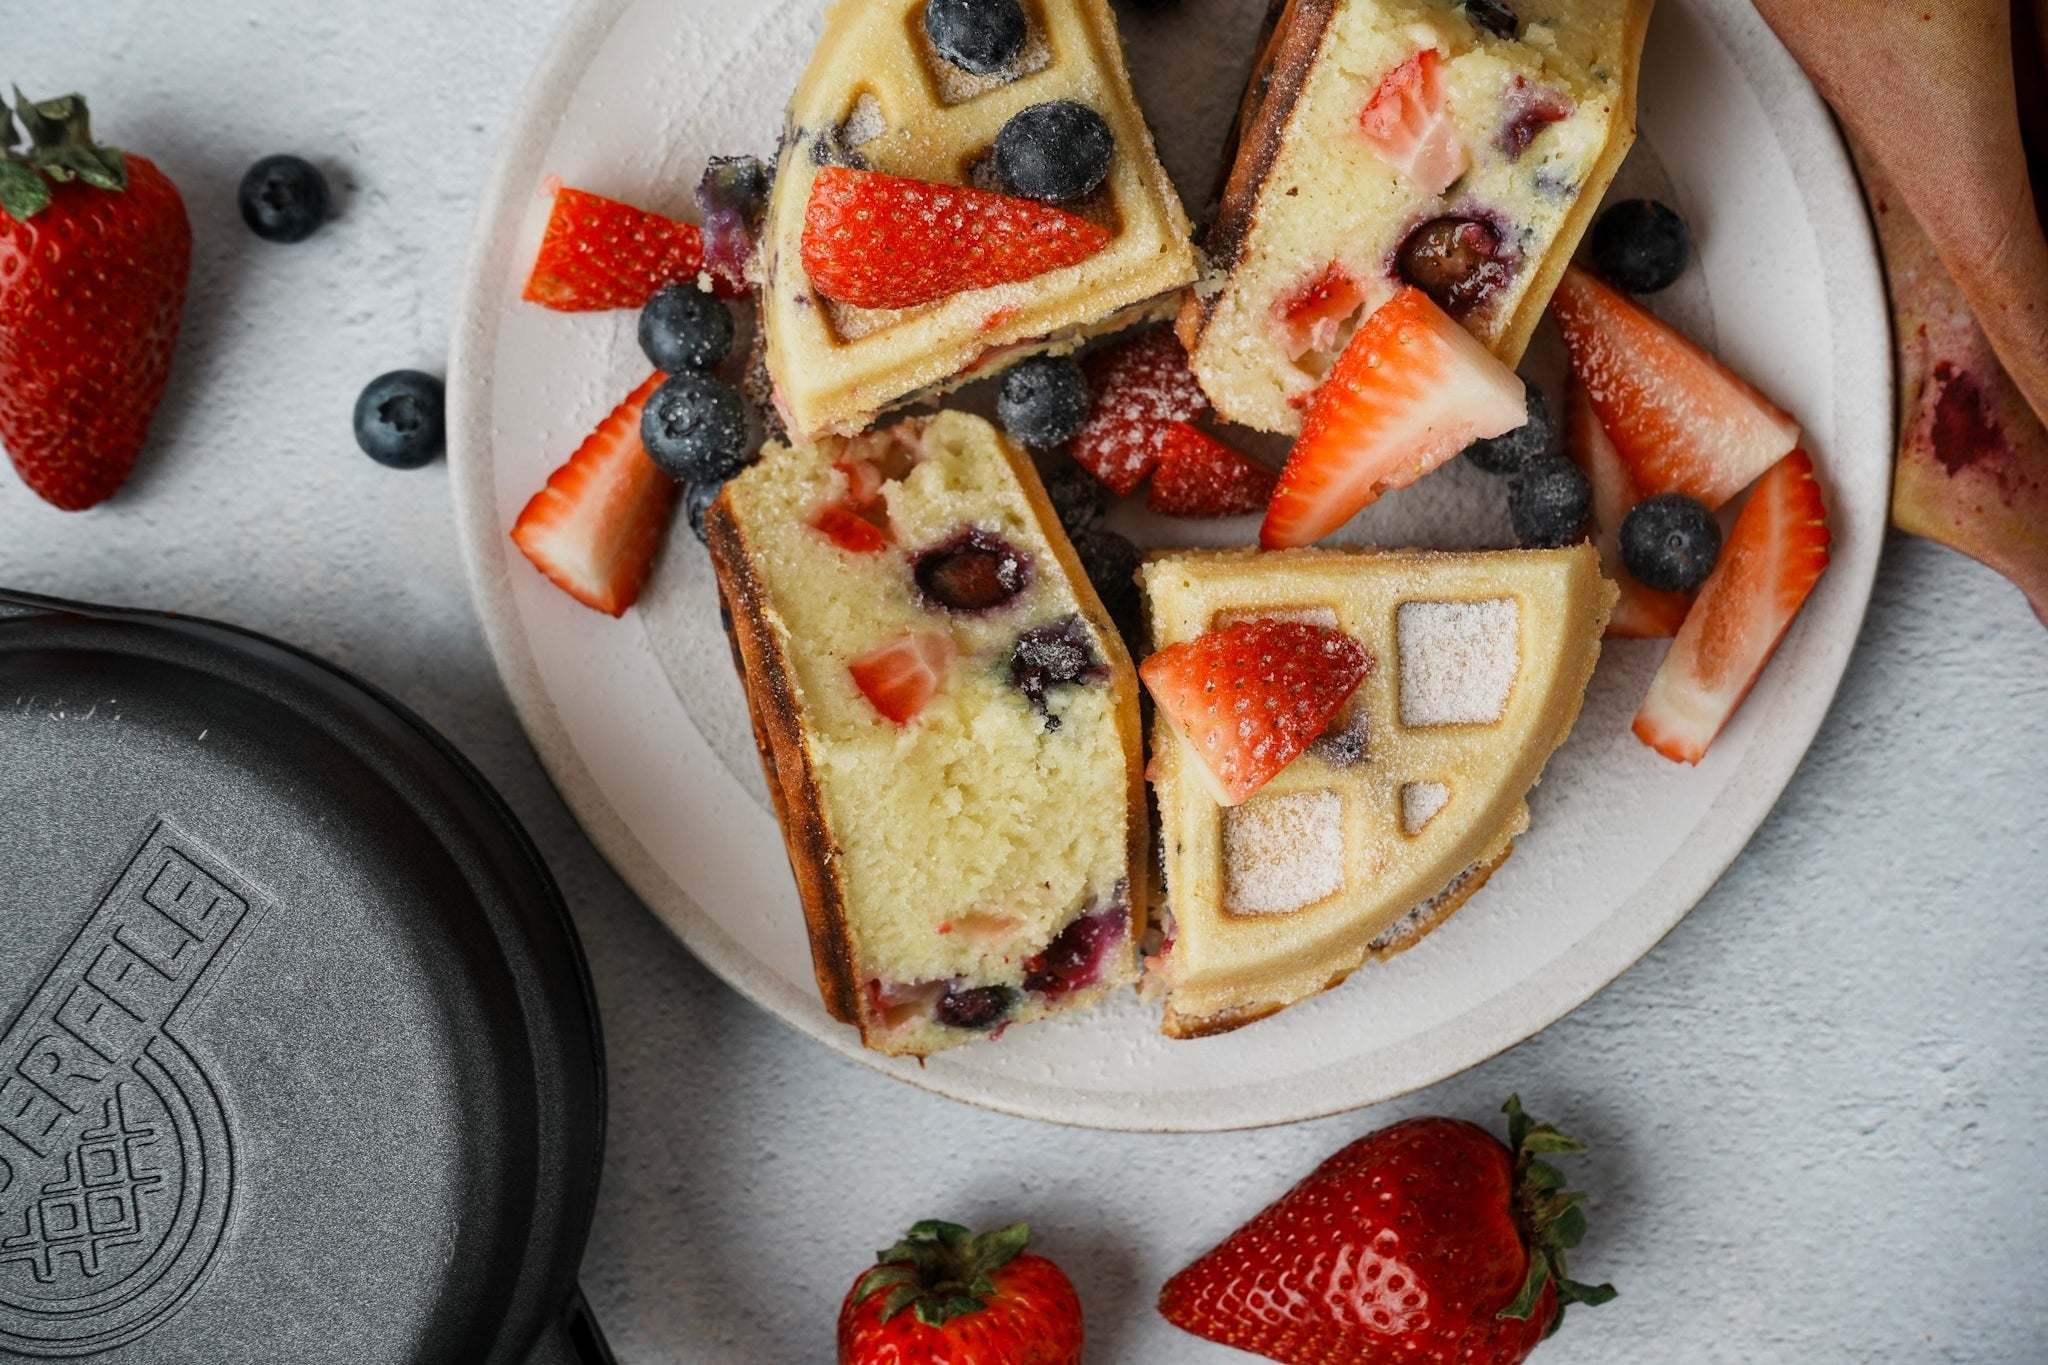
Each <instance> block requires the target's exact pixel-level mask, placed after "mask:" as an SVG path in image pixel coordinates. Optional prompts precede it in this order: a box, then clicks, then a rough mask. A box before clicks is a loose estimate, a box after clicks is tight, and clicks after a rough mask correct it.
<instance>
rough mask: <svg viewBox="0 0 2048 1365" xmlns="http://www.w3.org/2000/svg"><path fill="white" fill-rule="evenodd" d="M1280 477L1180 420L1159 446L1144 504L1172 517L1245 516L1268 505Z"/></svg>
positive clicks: (1172, 425)
mask: <svg viewBox="0 0 2048 1365" xmlns="http://www.w3.org/2000/svg"><path fill="white" fill-rule="evenodd" d="M1279 477H1280V476H1279V475H1277V474H1275V473H1274V472H1273V471H1272V470H1270V469H1268V468H1267V467H1266V466H1264V465H1262V464H1260V463H1259V462H1258V461H1257V460H1254V459H1252V458H1251V457H1250V456H1248V455H1245V454H1243V453H1242V452H1240V451H1238V450H1236V449H1234V448H1233V447H1231V446H1229V445H1226V444H1225V443H1223V442H1222V441H1219V440H1217V439H1216V438H1215V437H1214V436H1211V435H1209V433H1207V432H1205V431H1202V430H1201V429H1199V428H1197V427H1191V426H1189V425H1188V424H1187V423H1186V422H1175V423H1173V424H1171V425H1170V426H1169V427H1168V428H1167V431H1166V439H1165V440H1164V441H1163V442H1162V443H1161V445H1160V447H1159V467H1158V468H1157V469H1155V470H1154V471H1153V473H1152V486H1151V487H1150V488H1148V489H1146V490H1145V505H1146V506H1147V507H1149V508H1151V509H1152V510H1153V511H1155V512H1158V513H1160V514H1162V515H1164V516H1169V517H1241V516H1243V515H1245V514H1246V513H1248V512H1256V511H1258V510H1259V509H1260V508H1262V507H1264V506H1265V505H1266V499H1268V498H1270V497H1272V496H1273V485H1274V484H1275V483H1276V482H1278V481H1279Z"/></svg>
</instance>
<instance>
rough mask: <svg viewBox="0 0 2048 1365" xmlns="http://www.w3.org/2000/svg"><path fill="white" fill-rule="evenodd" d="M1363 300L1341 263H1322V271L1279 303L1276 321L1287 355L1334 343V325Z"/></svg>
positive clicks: (1299, 354)
mask: <svg viewBox="0 0 2048 1365" xmlns="http://www.w3.org/2000/svg"><path fill="white" fill-rule="evenodd" d="M1364 303H1365V291H1364V290H1363V289H1361V288H1359V287H1358V281H1356V280H1354V279H1352V278H1351V277H1350V276H1349V275H1347V274H1345V273H1344V268H1343V267H1342V266H1340V265H1336V264H1331V265H1329V266H1326V267H1324V269H1323V273H1322V274H1320V275H1318V276H1316V277H1315V278H1314V279H1313V280H1310V281H1309V282H1308V283H1307V284H1306V285H1304V286H1303V287H1302V288H1301V290H1300V291H1299V292H1298V293H1296V294H1294V295H1293V296H1292V297H1291V298H1287V299H1284V300H1282V301H1281V303H1280V307H1279V315H1278V318H1277V321H1276V325H1277V326H1278V328H1279V331H1280V339H1281V343H1282V345H1283V346H1284V347H1285V348H1286V351H1287V358H1288V359H1289V360H1299V359H1301V358H1302V357H1303V356H1305V355H1307V354H1308V353H1309V352H1310V351H1327V350H1329V349H1330V348H1331V347H1332V346H1334V345H1336V344H1337V330H1338V328H1340V327H1342V326H1343V325H1344V323H1345V322H1346V321H1348V320H1349V319H1350V317H1351V315H1352V314H1353V313H1356V312H1357V311H1358V310H1359V308H1360V307H1362V306H1363V305H1364Z"/></svg>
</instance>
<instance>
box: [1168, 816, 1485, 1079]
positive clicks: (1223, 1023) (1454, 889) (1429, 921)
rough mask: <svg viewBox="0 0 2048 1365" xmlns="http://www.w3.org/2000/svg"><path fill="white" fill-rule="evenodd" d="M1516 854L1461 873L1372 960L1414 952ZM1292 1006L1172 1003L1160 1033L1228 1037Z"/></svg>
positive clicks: (1346, 973) (1338, 980)
mask: <svg viewBox="0 0 2048 1365" xmlns="http://www.w3.org/2000/svg"><path fill="white" fill-rule="evenodd" d="M1514 851H1515V846H1514V842H1513V841H1512V840H1510V841H1509V842H1507V843H1506V844H1504V845H1503V846H1502V847H1501V850H1500V852H1498V853H1496V854H1494V855H1492V857H1491V858H1489V859H1488V860H1487V861H1485V862H1481V863H1476V864H1474V865H1473V866H1472V867H1470V868H1468V869H1466V870H1465V871H1464V872H1462V873H1460V874H1459V875H1458V876H1457V877H1456V878H1455V879H1453V880H1452V882H1451V884H1450V886H1448V887H1447V888H1445V889H1444V890H1443V891H1442V892H1441V893H1439V894H1438V895H1436V896H1434V897H1432V898H1431V899H1430V900H1429V901H1428V902H1426V904H1427V906H1428V910H1427V912H1426V913H1425V914H1423V916H1422V917H1421V918H1420V919H1418V920H1417V921H1416V922H1415V923H1414V924H1413V925H1412V926H1409V927H1408V928H1406V929H1405V930H1404V931H1403V932H1402V933H1400V934H1399V935H1397V936H1391V937H1388V938H1385V939H1375V940H1374V944H1375V946H1374V947H1373V948H1372V949H1370V950H1369V954H1370V957H1371V959H1372V960H1374V961H1381V962H1384V961H1385V960H1386V959H1388V958H1390V957H1394V956H1397V955H1399V954H1401V953H1405V952H1407V951H1408V950H1409V949H1410V948H1413V947H1414V946H1415V945H1416V944H1418V943H1420V942H1422V940H1423V939H1425V938H1427V937H1428V936H1429V935H1430V934H1432V933H1434V932H1435V931H1436V929H1437V928H1438V927H1439V926H1441V925H1442V924H1443V923H1444V922H1445V921H1446V920H1448V919H1450V917H1451V916H1452V915H1454V914H1456V913H1457V912H1458V910H1459V909H1460V908H1461V907H1462V906H1463V905H1464V904H1465V902H1466V901H1469V900H1471V899H1472V898H1473V897H1474V896H1476V895H1478V894H1479V889H1480V888H1481V887H1483V886H1485V885H1486V882H1487V879H1488V878H1490V877H1491V876H1493V874H1494V873H1496V872H1498V871H1500V866H1501V864H1502V863H1505V862H1506V861H1507V860H1508V855H1509V854H1511V853H1513V852H1514ZM1364 965H1365V964H1364V962H1359V963H1358V964H1356V965H1355V966H1351V967H1346V968H1345V969H1344V970H1342V971H1340V972H1337V973H1336V974H1335V975H1333V976H1332V977H1331V978H1330V979H1329V980H1328V981H1326V982H1324V983H1323V984H1322V985H1321V986H1319V987H1317V988H1316V990H1315V991H1314V992H1311V994H1321V993H1322V992H1323V991H1327V990H1332V989H1335V988H1336V987H1338V986H1341V985H1343V984H1344V983H1345V982H1346V981H1348V980H1349V979H1350V978H1351V973H1352V972H1354V971H1356V970H1357V969H1358V967H1362V966H1364ZM1293 1003H1296V1002H1293V1001H1287V1000H1273V1001H1261V1002H1259V1003H1258V1004H1253V1005H1240V1006H1237V1007H1235V1008H1232V1009H1227V1010H1219V1011H1217V1012H1216V1013H1214V1014H1207V1015H1198V1014H1188V1013H1186V1012H1184V1011H1181V1010H1177V1009H1175V1008H1174V1007H1173V1005H1172V1003H1171V1002H1170V1001H1169V1002H1168V1004H1167V1006H1166V1013H1165V1016H1164V1017H1163V1018H1162V1019H1161V1020H1160V1023H1159V1031H1160V1032H1161V1033H1163V1034H1165V1035H1166V1036H1167V1037H1169V1038H1181V1039H1186V1038H1210V1037H1214V1036H1215V1035H1216V1034H1219V1033H1229V1032H1230V1031H1231V1030H1233V1029H1241V1028H1243V1027H1244V1026H1245V1025H1246V1024H1255V1023H1257V1022H1258V1021H1259V1020H1261V1019H1265V1018H1269V1017H1271V1016H1272V1015H1275V1014H1278V1013H1279V1012H1280V1011H1281V1010H1284V1009H1286V1008H1287V1006H1288V1005H1290V1004H1293Z"/></svg>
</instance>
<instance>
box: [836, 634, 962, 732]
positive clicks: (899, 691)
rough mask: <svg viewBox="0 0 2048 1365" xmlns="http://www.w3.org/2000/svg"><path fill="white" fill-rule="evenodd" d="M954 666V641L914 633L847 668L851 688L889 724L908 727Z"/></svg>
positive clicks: (946, 636) (854, 662) (934, 635)
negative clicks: (856, 690) (859, 693)
mask: <svg viewBox="0 0 2048 1365" xmlns="http://www.w3.org/2000/svg"><path fill="white" fill-rule="evenodd" d="M952 666H953V637H952V636H950V635H948V634H946V633H945V632H944V631H942V630H920V631H913V632H912V633H911V634H909V635H904V636H901V637H899V638H897V639H894V640H891V641H890V642H889V643H888V644H886V645H883V646H882V647H881V648H879V649H875V650H870V651H869V652H868V653H866V654H863V655H861V656H860V657H859V658H858V659H855V660H853V661H852V662H851V663H849V664H847V666H846V671H847V672H849V673H851V674H853V685H854V686H855V687H858V688H859V689H860V691H861V695H862V696H864V697H866V698H867V699H868V700H869V701H870V702H872V703H874V707H875V709H876V710H877V711H880V712H881V713H882V714H883V715H884V716H886V717H887V718H888V719H889V720H891V721H893V722H894V723H895V724H897V725H908V724H910V722H911V721H913V720H916V719H917V717H918V716H919V715H920V714H921V713H922V712H923V711H924V708H925V707H926V706H927V705H929V704H930V702H931V699H932V698H933V697H934V696H937V695H938V691H939V688H940V687H942V686H944V685H945V681H946V670H947V669H949V668H951V667H952Z"/></svg>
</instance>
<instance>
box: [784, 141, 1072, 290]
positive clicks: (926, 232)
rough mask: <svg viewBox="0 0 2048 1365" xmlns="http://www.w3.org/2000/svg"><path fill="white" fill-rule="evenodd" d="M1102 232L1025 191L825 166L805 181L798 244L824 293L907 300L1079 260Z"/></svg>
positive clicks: (1006, 281)
mask: <svg viewBox="0 0 2048 1365" xmlns="http://www.w3.org/2000/svg"><path fill="white" fill-rule="evenodd" d="M1109 236H1110V234H1109V230H1108V229H1107V228H1104V227H1102V226H1100V225H1098V224H1095V223H1091V222H1089V221H1088V220H1087V219H1086V218H1079V217H1076V216H1075V215H1073V214H1071V213H1068V212H1066V211H1065V210H1062V209H1056V208H1053V207H1051V206H1050V205H1047V204H1041V203H1038V202H1037V201H1035V200H1031V199H1019V198H1015V197H1014V196H1011V195H1007V194H993V193H990V192H989V191H987V190H976V189H969V188H967V187H966V186H963V185H935V184H932V183H931V182H929V181H924V180H911V179H907V178H905V177H903V176H899V175H882V174H880V173H878V172H875V171H856V170H850V169H848V168H846V167H844V166H827V167H825V168H824V169H823V170H821V171H819V172H818V176H817V179H815V180H813V181H812V182H811V199H810V203H809V204H808V205H807V206H806V207H805V209H804V237H803V248H802V252H803V262H804V270H805V271H806V272H807V273H809V275H810V277H811V283H812V284H813V285H815V286H816V287H817V290H818V292H819V293H821V294H823V295H824V296H825V297H826V298H828V299H834V300H837V301H838V302H840V303H846V304H851V305H853V306H854V307H856V308H914V307H916V306H917V305H918V304H921V303H931V302H933V301H935V300H937V299H943V298H948V297H950V296H952V295H954V294H959V293H963V292H965V291H967V290H970V289H989V288H993V287H994V286H996V285H999V284H1014V283H1016V282H1017V281H1019V280H1028V279H1033V278H1035V277H1037V276H1039V275H1043V274H1045V273H1046V272H1047V271H1049V270H1058V269H1061V268H1062V267H1065V266H1070V265H1075V264H1078V263H1079V262H1081V261H1085V260H1087V259H1088V258H1089V257H1090V256H1093V255H1094V254H1095V253H1096V252H1098V251H1100V250H1102V249H1103V248H1104V247H1106V246H1108V245H1109Z"/></svg>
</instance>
